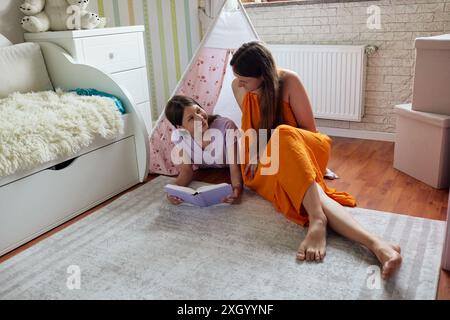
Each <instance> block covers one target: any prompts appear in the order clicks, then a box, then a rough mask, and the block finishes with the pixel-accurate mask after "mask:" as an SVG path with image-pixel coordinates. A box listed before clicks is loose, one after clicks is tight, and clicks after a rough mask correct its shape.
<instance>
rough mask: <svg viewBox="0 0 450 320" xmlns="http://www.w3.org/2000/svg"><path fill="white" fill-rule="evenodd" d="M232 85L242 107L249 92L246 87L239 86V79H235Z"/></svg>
mask: <svg viewBox="0 0 450 320" xmlns="http://www.w3.org/2000/svg"><path fill="white" fill-rule="evenodd" d="M231 87H232V88H233V93H234V97H235V98H236V101H237V103H238V104H239V107H240V108H241V109H242V102H243V101H244V97H245V95H246V94H247V91H245V89H244V88H241V87H239V80H238V79H234V80H233V82H232V83H231Z"/></svg>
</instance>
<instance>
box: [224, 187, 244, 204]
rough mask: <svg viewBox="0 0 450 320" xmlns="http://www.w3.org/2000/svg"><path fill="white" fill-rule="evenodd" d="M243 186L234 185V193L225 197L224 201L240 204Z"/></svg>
mask: <svg viewBox="0 0 450 320" xmlns="http://www.w3.org/2000/svg"><path fill="white" fill-rule="evenodd" d="M241 194H242V186H237V187H233V193H232V194H230V195H229V196H228V197H226V198H225V199H223V202H224V203H228V204H238V203H239V202H241Z"/></svg>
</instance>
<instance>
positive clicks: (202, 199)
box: [164, 183, 233, 207]
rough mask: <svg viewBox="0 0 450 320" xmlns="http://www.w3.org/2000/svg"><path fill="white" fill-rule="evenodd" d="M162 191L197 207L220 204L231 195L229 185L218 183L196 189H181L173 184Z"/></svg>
mask: <svg viewBox="0 0 450 320" xmlns="http://www.w3.org/2000/svg"><path fill="white" fill-rule="evenodd" d="M164 191H165V192H167V193H168V194H169V195H171V196H175V197H177V198H180V199H182V200H183V201H184V202H187V203H191V204H193V205H196V206H199V207H208V206H212V205H215V204H219V203H222V200H223V199H224V198H225V197H227V196H229V195H230V194H232V193H233V188H232V187H231V184H228V183H220V184H215V185H210V186H203V187H200V188H198V189H196V190H195V189H192V188H189V187H181V186H177V185H174V184H167V185H165V186H164Z"/></svg>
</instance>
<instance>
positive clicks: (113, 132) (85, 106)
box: [0, 90, 124, 177]
mask: <svg viewBox="0 0 450 320" xmlns="http://www.w3.org/2000/svg"><path fill="white" fill-rule="evenodd" d="M123 127H124V124H123V119H122V116H121V114H120V112H119V111H118V110H117V108H116V106H115V104H114V101H113V100H112V99H109V98H104V97H96V96H93V97H89V96H79V95H77V94H76V93H67V92H63V91H61V90H57V91H56V92H54V91H44V92H37V93H26V94H21V93H13V94H11V95H9V96H8V97H7V98H5V99H0V177H3V176H7V175H11V174H13V173H15V172H17V171H19V170H25V169H31V168H33V167H35V166H37V165H40V164H43V163H46V162H48V161H53V160H56V159H58V158H59V157H67V156H71V155H74V154H76V153H78V152H79V151H80V150H81V149H82V148H84V147H87V146H89V145H90V144H91V143H92V142H93V140H94V139H95V137H96V136H98V135H99V136H101V137H103V138H106V139H114V138H115V137H117V136H118V135H120V134H121V133H123Z"/></svg>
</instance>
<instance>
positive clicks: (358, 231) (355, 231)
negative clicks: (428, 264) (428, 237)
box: [314, 183, 402, 279]
mask: <svg viewBox="0 0 450 320" xmlns="http://www.w3.org/2000/svg"><path fill="white" fill-rule="evenodd" d="M314 185H315V188H316V190H317V191H318V193H319V197H320V200H321V204H322V208H323V211H324V213H325V215H326V217H327V221H328V225H329V226H330V228H332V229H333V230H334V231H336V232H337V233H339V234H341V235H342V236H344V237H346V238H348V239H350V240H353V241H356V242H358V243H360V244H362V245H364V246H366V247H367V248H368V249H369V250H370V251H372V252H373V253H374V254H375V255H376V257H377V258H378V260H379V261H380V263H381V265H382V270H383V271H382V276H383V278H384V279H387V278H388V277H390V276H391V275H392V274H393V273H394V272H395V271H396V270H397V269H398V268H399V267H400V264H401V262H402V257H401V255H400V247H399V246H398V245H394V244H391V243H388V242H387V241H385V240H382V239H380V238H379V237H377V236H376V235H374V234H372V233H370V232H369V231H367V230H365V229H364V228H363V227H362V226H361V225H360V224H359V223H358V222H357V221H356V220H355V219H354V218H353V217H352V215H351V214H349V213H348V212H347V210H345V208H344V207H343V206H342V205H340V204H339V203H337V202H336V201H334V200H333V199H331V198H330V197H328V196H327V195H326V193H325V192H324V191H323V190H322V188H321V187H320V186H319V185H318V184H316V183H315V184H314Z"/></svg>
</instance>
